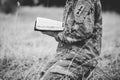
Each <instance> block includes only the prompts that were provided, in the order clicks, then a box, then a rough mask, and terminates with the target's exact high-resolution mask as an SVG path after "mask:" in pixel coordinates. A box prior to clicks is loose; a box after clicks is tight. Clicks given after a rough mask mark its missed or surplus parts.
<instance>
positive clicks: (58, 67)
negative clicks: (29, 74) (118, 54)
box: [41, 52, 97, 80]
mask: <svg viewBox="0 0 120 80" xmlns="http://www.w3.org/2000/svg"><path fill="white" fill-rule="evenodd" d="M86 59H88V58H87V56H81V55H77V56H76V53H74V52H70V53H67V54H65V55H64V56H63V57H62V58H61V59H59V60H58V61H57V62H56V63H55V64H53V65H52V66H51V67H49V69H48V70H46V72H45V74H44V75H43V77H42V79H41V80H82V79H83V78H87V77H88V76H89V74H90V72H91V71H92V70H93V69H94V66H96V64H97V63H96V62H95V61H88V62H86ZM85 62H86V63H85ZM66 78H67V79H66Z"/></svg>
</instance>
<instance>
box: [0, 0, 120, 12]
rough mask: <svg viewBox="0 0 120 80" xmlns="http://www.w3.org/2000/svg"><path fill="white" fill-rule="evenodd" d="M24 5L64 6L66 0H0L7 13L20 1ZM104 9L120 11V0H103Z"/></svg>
mask: <svg viewBox="0 0 120 80" xmlns="http://www.w3.org/2000/svg"><path fill="white" fill-rule="evenodd" d="M18 1H19V2H20V4H21V5H22V6H37V5H43V6H47V7H51V6H58V7H60V6H64V5H65V2H66V0H0V9H1V10H2V11H3V12H5V13H11V12H14V11H15V10H16V8H17V5H18V3H17V2H18ZM101 3H102V7H103V10H104V11H106V10H110V11H116V12H119V13H120V9H119V8H120V5H119V0H101Z"/></svg>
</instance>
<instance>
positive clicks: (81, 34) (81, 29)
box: [56, 8, 93, 43]
mask: <svg viewBox="0 0 120 80" xmlns="http://www.w3.org/2000/svg"><path fill="white" fill-rule="evenodd" d="M75 9H77V8H75ZM75 9H74V10H75ZM66 11H67V10H66ZM74 14H76V12H75V11H73V12H72V11H71V13H69V15H67V16H68V17H67V20H68V19H69V20H68V21H67V22H66V23H67V25H63V27H65V29H64V31H63V32H60V33H59V34H58V36H57V37H56V40H57V41H58V42H60V41H61V42H64V43H77V42H81V41H85V40H87V39H88V38H89V37H90V36H91V35H92V30H93V29H91V30H90V29H89V30H87V28H86V26H85V25H84V23H81V22H79V21H75V20H76V19H79V17H74V16H75V15H74ZM72 19H74V20H72ZM63 24H65V23H64V22H63Z"/></svg>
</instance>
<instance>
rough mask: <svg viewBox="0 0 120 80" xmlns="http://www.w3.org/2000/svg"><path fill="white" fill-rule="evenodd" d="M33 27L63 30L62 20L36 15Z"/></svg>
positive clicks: (36, 28) (38, 29)
mask: <svg viewBox="0 0 120 80" xmlns="http://www.w3.org/2000/svg"><path fill="white" fill-rule="evenodd" d="M34 28H35V30H37V31H63V27H62V22H60V21H56V20H52V19H47V18H41V17H37V19H36V21H35V27H34Z"/></svg>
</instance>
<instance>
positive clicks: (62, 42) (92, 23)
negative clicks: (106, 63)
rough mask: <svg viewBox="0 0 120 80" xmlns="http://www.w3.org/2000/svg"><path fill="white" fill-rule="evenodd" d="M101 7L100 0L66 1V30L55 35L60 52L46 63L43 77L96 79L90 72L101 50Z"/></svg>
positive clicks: (73, 79)
mask: <svg viewBox="0 0 120 80" xmlns="http://www.w3.org/2000/svg"><path fill="white" fill-rule="evenodd" d="M101 11H102V10H101V3H100V0H68V1H67V2H66V6H65V11H64V17H63V27H64V31H63V32H60V33H58V35H57V36H56V37H55V38H56V40H57V41H58V42H59V44H58V48H57V54H56V55H55V57H54V59H52V60H51V61H50V62H49V63H48V64H47V65H46V66H45V68H44V70H43V72H44V75H43V76H42V79H41V80H94V79H92V78H91V76H92V73H93V72H95V68H96V65H97V64H98V61H97V60H96V58H97V57H98V56H99V55H100V52H101V37H102V16H101V13H102V12H101ZM95 80H97V79H95Z"/></svg>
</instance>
